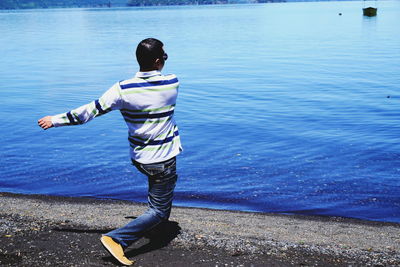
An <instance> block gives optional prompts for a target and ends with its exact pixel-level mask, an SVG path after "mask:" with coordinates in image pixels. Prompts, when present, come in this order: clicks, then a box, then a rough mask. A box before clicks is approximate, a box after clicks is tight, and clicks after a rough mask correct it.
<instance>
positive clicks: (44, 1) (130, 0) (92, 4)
mask: <svg viewBox="0 0 400 267" xmlns="http://www.w3.org/2000/svg"><path fill="white" fill-rule="evenodd" d="M328 1H330V0H126V1H125V0H111V1H109V0H79V1H71V0H64V2H56V3H55V2H54V1H51V0H31V1H22V2H21V1H15V0H5V1H4V2H2V3H0V10H19V9H48V8H49V9H51V8H110V7H146V6H193V5H225V4H228V5H234V4H265V3H286V2H328ZM338 1H356V0H338Z"/></svg>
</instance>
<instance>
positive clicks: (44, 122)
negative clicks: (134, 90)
mask: <svg viewBox="0 0 400 267" xmlns="http://www.w3.org/2000/svg"><path fill="white" fill-rule="evenodd" d="M119 90H120V87H119V84H118V83H117V84H115V85H114V86H113V87H111V88H110V89H109V90H107V91H106V92H105V93H104V94H103V95H102V96H101V97H100V98H99V99H97V100H95V101H93V102H91V103H89V104H87V105H84V106H81V107H79V108H77V109H74V110H71V111H69V112H67V113H61V114H58V115H54V116H46V117H43V118H41V119H40V120H38V124H39V126H40V127H42V128H43V129H44V130H47V129H49V128H52V127H58V126H67V125H78V124H83V123H86V122H88V121H90V120H92V119H93V118H95V117H98V116H101V115H103V114H106V113H108V112H109V111H111V110H114V109H120V108H121V95H120V92H119Z"/></svg>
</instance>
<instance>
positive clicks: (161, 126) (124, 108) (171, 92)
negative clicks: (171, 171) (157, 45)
mask: <svg viewBox="0 0 400 267" xmlns="http://www.w3.org/2000/svg"><path fill="white" fill-rule="evenodd" d="M178 87H179V82H178V79H177V78H176V76H175V75H173V74H172V75H162V74H161V73H160V72H159V71H150V72H138V73H137V74H136V75H135V77H134V78H132V79H129V80H125V81H121V82H118V83H116V84H114V85H113V86H112V87H111V88H110V89H108V90H107V91H106V92H105V93H104V94H103V95H102V96H101V97H100V98H99V99H97V100H95V101H93V102H91V103H89V104H87V105H84V106H81V107H79V108H77V109H74V110H71V111H69V112H67V113H62V114H58V115H55V116H53V117H52V123H53V125H54V126H55V127H59V126H65V125H78V124H83V123H86V122H88V121H90V120H92V119H93V118H95V117H98V116H101V115H103V114H106V113H108V112H110V111H112V110H120V112H121V114H122V116H123V117H124V119H125V122H126V124H127V125H128V134H129V136H128V140H129V144H130V154H131V157H132V159H133V160H135V161H137V162H139V163H142V164H149V163H156V162H161V161H165V160H168V159H171V158H173V157H175V156H176V155H178V154H179V153H180V152H181V151H182V147H181V142H180V138H179V132H178V127H177V126H176V123H175V120H174V117H173V115H174V110H175V104H176V98H177V96H178Z"/></svg>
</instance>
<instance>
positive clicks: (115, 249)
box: [100, 235, 135, 265]
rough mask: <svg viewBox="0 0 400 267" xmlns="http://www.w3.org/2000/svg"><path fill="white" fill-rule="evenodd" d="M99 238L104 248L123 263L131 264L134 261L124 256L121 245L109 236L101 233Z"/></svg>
mask: <svg viewBox="0 0 400 267" xmlns="http://www.w3.org/2000/svg"><path fill="white" fill-rule="evenodd" d="M100 240H101V243H102V244H103V246H104V248H105V249H106V250H107V251H108V252H109V253H110V254H111V255H112V256H113V257H114V258H116V259H117V260H118V261H119V262H120V263H122V264H123V265H132V264H134V263H135V262H134V261H131V260H129V259H128V258H127V257H125V254H124V251H123V249H122V246H121V245H120V244H118V243H117V242H115V241H114V240H113V239H112V238H111V237H109V236H106V235H103V236H102V237H101V239H100Z"/></svg>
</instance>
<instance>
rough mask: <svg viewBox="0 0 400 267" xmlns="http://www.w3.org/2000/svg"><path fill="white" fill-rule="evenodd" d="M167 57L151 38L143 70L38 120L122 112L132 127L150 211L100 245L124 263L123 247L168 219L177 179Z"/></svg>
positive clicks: (143, 49)
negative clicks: (83, 102)
mask: <svg viewBox="0 0 400 267" xmlns="http://www.w3.org/2000/svg"><path fill="white" fill-rule="evenodd" d="M167 58H168V55H167V53H165V51H164V45H163V43H162V42H161V41H159V40H157V39H154V38H148V39H145V40H143V41H141V42H140V43H139V44H138V46H137V49H136V59H137V61H138V64H139V67H140V71H139V72H137V73H136V75H135V76H134V77H133V78H131V79H128V80H124V81H120V82H117V83H116V84H114V85H113V86H112V87H111V88H110V89H109V90H107V91H106V92H105V93H104V94H103V95H102V96H101V97H100V98H99V99H97V100H95V101H93V102H91V103H89V104H87V105H84V106H81V107H79V108H77V109H74V110H71V111H69V112H66V113H62V114H58V115H55V116H45V117H43V118H41V119H39V120H38V124H39V126H40V127H42V128H43V129H44V130H46V129H49V128H52V127H59V126H66V125H79V124H83V123H86V122H88V121H90V120H91V119H93V118H95V117H98V116H101V115H103V114H106V113H108V112H110V111H112V110H120V112H121V114H122V116H123V118H124V120H125V122H126V124H127V125H128V136H129V137H128V140H129V144H130V155H131V159H132V163H133V165H134V166H136V168H137V169H138V170H139V171H140V172H141V173H143V174H145V175H146V176H147V178H148V209H147V210H146V212H144V214H142V215H140V216H139V217H137V218H136V219H134V220H132V221H131V222H129V223H128V224H126V225H125V226H123V227H121V228H119V229H115V230H113V231H111V232H109V233H106V234H104V235H102V237H101V243H102V244H103V246H104V247H105V249H106V250H107V251H108V252H109V253H110V254H111V255H112V256H113V257H114V258H116V259H117V260H118V261H119V262H120V263H121V264H124V265H131V264H133V263H134V261H131V260H129V259H128V258H127V257H126V256H125V254H124V250H125V249H126V248H127V247H128V246H130V245H131V244H132V243H134V242H135V241H137V240H138V239H140V238H141V237H143V236H144V234H145V233H146V232H147V231H148V230H150V229H152V228H153V227H155V226H157V225H158V224H160V223H161V222H163V221H166V220H168V218H169V216H170V212H171V207H172V199H173V193H174V189H175V185H176V181H177V178H178V175H177V172H176V156H177V155H178V154H179V153H180V152H181V151H182V147H181V142H180V137H179V132H178V128H177V125H176V123H175V120H174V116H173V115H174V109H175V105H176V99H177V95H178V87H179V81H178V79H177V77H176V76H175V75H173V74H171V75H162V74H161V70H162V69H163V67H164V64H165V61H166V60H167Z"/></svg>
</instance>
